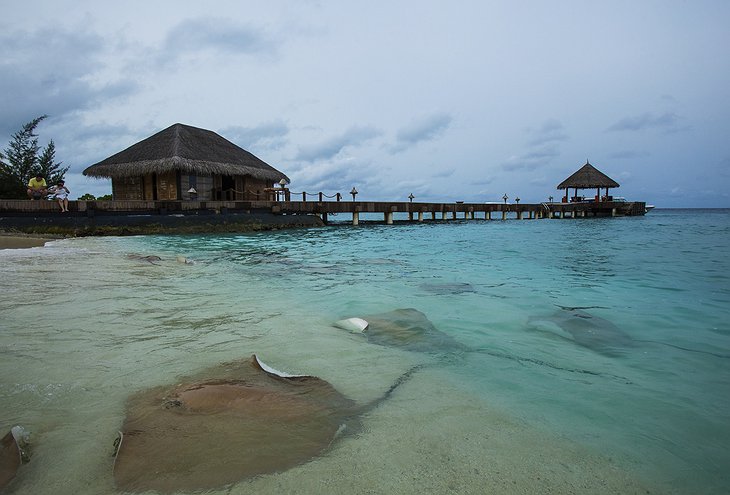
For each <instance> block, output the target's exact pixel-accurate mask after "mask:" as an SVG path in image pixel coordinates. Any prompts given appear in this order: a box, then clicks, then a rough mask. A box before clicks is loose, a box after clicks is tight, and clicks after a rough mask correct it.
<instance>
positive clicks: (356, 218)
mask: <svg viewBox="0 0 730 495" xmlns="http://www.w3.org/2000/svg"><path fill="white" fill-rule="evenodd" d="M359 224H360V212H358V211H356V212H353V214H352V225H359Z"/></svg>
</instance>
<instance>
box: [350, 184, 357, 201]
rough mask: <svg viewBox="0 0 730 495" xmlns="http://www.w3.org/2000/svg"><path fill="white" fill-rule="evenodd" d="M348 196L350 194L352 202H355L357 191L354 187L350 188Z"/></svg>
mask: <svg viewBox="0 0 730 495" xmlns="http://www.w3.org/2000/svg"><path fill="white" fill-rule="evenodd" d="M350 194H352V200H353V201H355V196H357V189H355V186H352V191H350Z"/></svg>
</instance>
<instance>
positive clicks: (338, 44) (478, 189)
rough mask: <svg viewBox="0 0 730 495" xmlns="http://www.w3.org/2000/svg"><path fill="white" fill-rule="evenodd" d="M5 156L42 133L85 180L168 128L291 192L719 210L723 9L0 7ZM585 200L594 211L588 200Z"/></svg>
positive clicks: (342, 0)
mask: <svg viewBox="0 0 730 495" xmlns="http://www.w3.org/2000/svg"><path fill="white" fill-rule="evenodd" d="M1 11H2V16H0V73H1V75H0V149H5V148H6V147H7V143H8V141H9V140H10V138H11V136H12V134H13V133H14V132H16V131H18V130H19V129H20V128H21V126H22V125H23V124H25V123H27V122H29V121H30V120H32V119H33V118H35V117H37V116H39V115H43V114H48V115H49V118H48V119H47V120H45V121H44V122H43V123H41V125H40V126H39V127H38V129H37V132H38V134H39V136H40V143H41V144H45V143H46V142H47V141H48V140H49V139H53V140H54V142H55V144H56V149H57V152H56V157H57V159H58V160H60V161H62V162H63V164H64V165H70V166H71V169H70V171H69V173H68V174H67V185H68V186H69V188H70V189H71V191H72V197H74V198H75V197H77V196H78V195H81V194H83V193H86V192H89V193H92V194H95V195H100V194H106V193H110V192H111V183H110V182H109V181H105V180H97V179H88V178H86V177H84V176H82V174H81V172H82V171H83V170H84V169H85V168H86V167H88V166H89V165H92V164H94V163H96V162H98V161H100V160H103V159H104V158H106V157H108V156H110V155H112V154H114V153H116V152H118V151H121V150H122V149H124V148H126V147H128V146H130V145H132V144H134V143H136V142H138V141H140V140H141V139H144V138H146V137H148V136H150V135H152V134H154V133H156V132H158V131H160V130H162V129H164V128H166V127H168V126H170V125H172V124H174V123H177V122H179V123H183V124H188V125H192V126H196V127H202V128H205V129H210V130H213V131H215V132H217V133H219V134H220V135H222V136H223V137H225V138H226V139H228V140H230V141H232V142H234V143H236V144H237V145H239V146H241V147H242V148H244V149H247V150H249V151H251V152H252V153H254V154H255V155H256V156H258V157H259V158H261V159H262V160H264V161H265V162H267V163H269V164H270V165H272V166H273V167H275V168H277V169H278V170H280V171H282V172H284V173H285V174H287V175H288V176H289V177H290V178H291V180H292V183H291V186H290V187H291V190H292V191H294V192H300V191H302V190H304V191H307V192H317V191H323V192H325V193H327V194H333V193H334V192H337V191H339V192H342V193H347V192H349V191H350V189H351V188H352V187H353V186H355V187H356V188H357V189H358V191H360V195H359V196H358V199H361V200H405V198H406V197H407V196H408V195H409V194H410V193H413V195H414V196H415V197H416V201H419V200H422V201H431V200H434V201H439V200H443V201H455V200H464V201H501V199H500V198H501V197H502V196H503V195H504V194H505V193H506V194H507V195H508V196H509V197H510V198H511V199H513V198H515V197H520V198H521V200H522V201H523V202H540V201H546V200H547V198H548V196H555V197H556V198H557V197H558V196H559V195H560V193H559V192H558V191H557V190H556V186H557V184H559V183H560V182H562V181H563V180H564V179H565V178H567V177H568V176H569V175H570V174H572V173H573V172H574V171H576V170H577V169H578V168H580V167H581V166H582V165H583V164H584V163H585V162H586V160H589V161H590V163H591V164H593V165H594V166H596V167H597V168H598V169H599V170H601V171H602V172H604V173H606V174H607V175H609V176H610V177H611V178H613V179H614V180H616V181H617V182H619V183H620V184H621V188H620V189H618V190H617V191H615V194H617V195H621V196H625V197H627V199H636V200H644V201H647V202H649V203H653V204H656V205H657V206H658V207H705V206H706V207H730V95H729V94H728V93H730V51H729V49H728V47H730V1H726V0H719V1H709V0H705V1H703V0H693V1H672V0H659V1H650V0H631V1H621V0H610V1H584V0H581V1H562V0H561V1H558V0H555V1H547V0H546V1H519V0H505V1H488V0H478V1H453V2H446V1H432V0H417V1H397V0H391V1H377V0H376V1H369V2H364V1H362V2H355V1H346V0H339V1H303V0H299V1H294V0H292V1H276V0H267V1H265V2H262V1H243V0H236V1H214V0H209V1H206V2H192V1H190V2H188V1H185V0H177V1H174V2H172V1H159V0H156V1H149V0H146V1H139V2H137V1H124V0H122V1H117V2H105V1H100V0H93V1H85V0H73V1H66V0H48V1H38V0H26V1H24V2H11V1H9V0H2V9H1ZM586 193H587V194H593V192H592V191H586Z"/></svg>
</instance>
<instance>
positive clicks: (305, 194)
mask: <svg viewBox="0 0 730 495" xmlns="http://www.w3.org/2000/svg"><path fill="white" fill-rule="evenodd" d="M306 202H307V191H302V203H306Z"/></svg>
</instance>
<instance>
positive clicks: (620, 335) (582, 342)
mask: <svg viewBox="0 0 730 495" xmlns="http://www.w3.org/2000/svg"><path fill="white" fill-rule="evenodd" d="M560 308H561V309H560V310H559V311H557V312H556V313H554V314H553V315H551V316H548V317H536V316H531V317H530V318H529V320H528V324H529V325H533V326H540V327H542V325H541V323H542V322H544V321H547V322H550V323H551V324H554V325H555V326H556V327H557V328H558V329H559V331H558V332H557V333H556V332H554V331H553V330H552V329H549V328H542V329H543V330H546V331H548V332H551V333H556V335H558V336H560V337H563V338H566V339H568V340H570V341H572V342H575V343H576V344H577V345H579V346H582V347H586V348H588V349H591V350H592V351H595V352H598V353H600V354H604V355H606V356H620V355H622V354H624V353H625V352H626V350H627V349H630V348H632V347H636V346H638V345H641V344H654V345H661V346H665V347H671V348H673V349H678V350H680V351H686V352H694V353H698V354H705V355H708V356H714V357H717V358H721V359H730V355H728V354H721V353H717V352H713V351H708V350H703V349H692V348H689V347H684V346H680V345H676V344H672V343H670V342H662V341H659V340H646V339H635V338H632V337H631V336H630V335H629V334H627V333H626V332H624V331H623V330H621V329H620V328H619V327H617V326H616V325H615V324H614V323H612V322H610V321H608V320H606V319H605V318H601V317H600V316H595V315H592V314H590V313H587V312H585V311H583V310H584V309H592V308H602V309H605V308H603V307H601V306H587V307H570V306H560Z"/></svg>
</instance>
